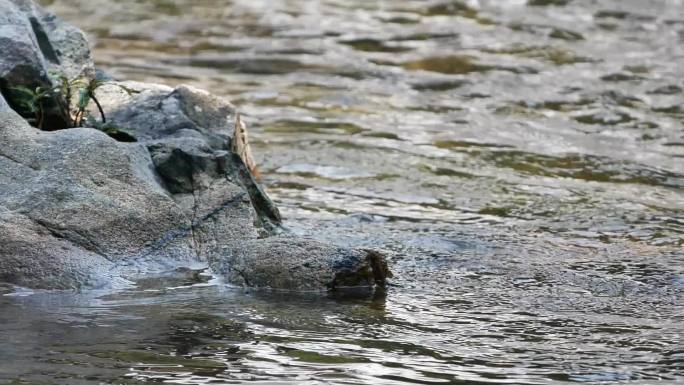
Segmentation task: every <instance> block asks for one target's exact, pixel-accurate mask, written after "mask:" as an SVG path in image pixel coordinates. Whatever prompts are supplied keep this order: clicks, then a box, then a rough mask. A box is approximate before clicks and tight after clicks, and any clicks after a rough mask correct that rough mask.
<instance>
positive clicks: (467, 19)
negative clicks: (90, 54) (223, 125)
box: [0, 0, 684, 384]
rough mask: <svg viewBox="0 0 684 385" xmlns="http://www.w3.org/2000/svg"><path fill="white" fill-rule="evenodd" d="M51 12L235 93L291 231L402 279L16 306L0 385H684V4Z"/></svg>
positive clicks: (172, 77) (284, 1)
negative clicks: (290, 290) (367, 259)
mask: <svg viewBox="0 0 684 385" xmlns="http://www.w3.org/2000/svg"><path fill="white" fill-rule="evenodd" d="M43 3H44V4H46V5H48V7H49V8H50V9H51V10H52V11H54V12H55V13H57V14H58V15H60V16H61V17H63V18H65V19H67V20H69V21H71V22H72V23H74V24H75V25H77V26H79V27H81V28H83V29H84V30H85V31H87V32H88V33H89V36H90V38H91V39H92V43H93V44H94V50H93V51H94V56H95V59H96V61H97V63H98V65H99V66H100V67H101V68H103V69H104V70H106V71H108V72H109V73H111V74H113V75H114V76H116V77H120V78H125V79H132V80H142V81H152V82H161V83H166V84H171V85H175V84H181V83H187V84H192V85H196V86H199V87H203V88H206V89H208V90H210V91H211V92H213V93H216V94H220V95H223V96H226V97H227V98H229V99H230V100H232V101H233V102H234V103H235V104H236V105H237V106H238V107H239V108H240V110H241V111H242V112H243V114H244V120H245V121H246V122H247V123H248V125H249V126H250V129H251V135H252V141H253V146H254V151H255V155H256V158H257V161H258V163H259V165H260V169H261V173H262V174H263V183H264V185H265V186H266V187H267V189H268V191H269V193H270V195H271V196H272V197H273V198H274V200H275V201H276V202H277V203H278V204H279V206H280V208H281V210H282V212H283V214H284V217H285V218H286V224H287V226H288V227H289V228H290V229H291V230H292V231H293V232H295V233H298V234H304V235H307V236H312V237H316V238H319V239H322V240H326V241H330V242H334V243H338V244H342V245H348V246H363V247H372V248H376V249H379V250H383V251H385V252H386V253H387V254H388V255H389V256H390V257H389V258H390V261H391V265H392V268H393V270H394V273H395V276H396V277H395V278H394V280H393V281H392V285H391V286H390V287H389V288H388V290H387V291H386V292H385V293H376V295H375V296H373V297H372V298H348V297H337V298H334V297H330V298H326V297H323V296H319V295H304V294H302V295H294V294H277V293H275V294H274V293H259V292H245V291H244V290H243V289H241V288H236V287H230V286H224V285H220V284H215V283H214V282H213V281H208V282H205V281H206V280H204V279H200V280H197V279H194V278H193V279H190V278H187V279H186V278H182V277H179V278H177V279H164V280H162V279H149V280H146V281H144V282H141V283H140V285H139V288H138V289H135V290H128V291H123V292H90V293H82V294H74V293H54V292H53V293H49V292H38V293H24V292H19V293H13V294H11V295H6V296H2V297H0V325H2V327H1V328H0V383H3V382H11V381H13V382H11V383H12V384H98V383H114V384H147V383H173V384H231V383H240V382H253V383H258V384H281V383H298V384H299V383H301V384H485V383H486V384H492V383H509V384H556V383H568V382H588V383H629V384H655V383H663V384H668V383H669V384H676V383H679V384H681V383H682V382H684V342H683V341H684V301H683V294H684V251H683V249H684V129H683V128H682V127H683V126H682V124H683V123H684V91H683V88H684V1H682V0H652V1H644V0H620V1H618V0H594V1H588V0H586V1H584V0H529V1H527V0H498V1H497V0H480V1H478V0H474V1H463V2H458V1H450V2H449V1H446V2H440V1H413V0H406V1H398V0H378V1H372V2H370V1H364V0H319V1H315V0H309V1H305V0H233V1H227V0H214V1H206V0H196V1H190V0H176V1H173V0H154V1H141V0H138V1H136V0H118V1H104V0H87V1H86V0H80V1H79V0H54V1H49V0H44V1H43ZM0 290H1V289H0Z"/></svg>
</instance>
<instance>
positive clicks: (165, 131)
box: [0, 0, 390, 290]
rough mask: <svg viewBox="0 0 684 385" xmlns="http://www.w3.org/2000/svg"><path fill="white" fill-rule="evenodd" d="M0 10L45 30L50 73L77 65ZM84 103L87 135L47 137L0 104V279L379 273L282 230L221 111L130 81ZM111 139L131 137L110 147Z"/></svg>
mask: <svg viewBox="0 0 684 385" xmlns="http://www.w3.org/2000/svg"><path fill="white" fill-rule="evenodd" d="M0 10H2V11H3V12H4V11H5V10H7V12H5V13H4V14H6V15H8V14H9V15H12V17H14V18H15V19H16V20H15V22H16V23H15V25H17V26H19V27H22V28H27V26H28V25H31V23H32V21H31V17H34V18H36V20H38V22H39V23H41V24H40V25H42V26H43V27H42V28H44V29H45V30H48V29H49V30H50V31H51V32H50V34H49V36H51V37H52V36H56V40H55V42H51V43H50V44H52V47H53V48H54V49H56V50H59V52H60V53H59V54H58V53H57V52H55V55H57V57H58V59H59V60H60V63H61V64H64V63H70V62H69V60H71V59H74V58H76V59H77V60H73V61H72V62H73V63H77V62H78V63H80V64H78V65H76V66H75V67H73V68H77V67H79V65H81V64H83V65H85V66H86V67H87V66H88V65H89V64H88V63H89V62H90V59H89V56H87V51H84V50H82V49H81V48H79V47H80V45H79V44H76V46H72V45H69V44H75V43H73V42H72V43H69V44H67V43H64V42H63V43H59V42H60V41H61V40H60V39H61V38H60V36H69V34H71V33H73V28H72V27H68V26H67V27H60V26H63V24H61V23H60V22H58V21H57V20H55V19H54V18H51V17H48V16H45V13H44V12H43V11H42V10H40V9H39V8H37V7H36V6H35V5H34V4H33V3H31V2H28V1H18V0H13V1H7V0H0ZM0 14H2V13H0ZM41 15H42V16H41ZM21 17H24V18H25V20H24V23H23V24H21V23H19V22H20V21H21ZM13 20H14V19H13ZM46 20H47V21H46ZM48 21H49V22H48ZM3 28H4V27H0V42H2V44H4V45H5V47H9V49H13V50H14V51H10V52H22V50H24V49H25V52H27V56H26V57H27V58H28V59H26V61H25V63H24V65H26V66H28V67H30V70H31V71H34V72H35V73H37V74H40V73H42V72H43V71H44V70H45V68H46V63H47V62H50V61H51V60H52V59H50V58H48V56H49V55H48V54H46V52H44V51H45V49H44V48H43V49H37V50H36V49H35V48H36V46H38V47H40V44H39V43H40V42H39V41H38V40H39V38H38V37H36V36H37V33H36V32H35V30H33V32H34V35H33V37H31V36H29V38H28V39H24V40H22V39H20V38H19V37H20V36H19V35H16V36H15V35H12V33H10V32H7V33H6V34H5V32H3V31H6V29H3ZM50 28H54V30H52V29H50ZM77 35H78V36H82V34H80V32H79V34H77ZM7 36H9V37H10V38H9V39H5V40H2V38H3V37H7ZM78 36H76V37H75V41H79V39H80V37H78ZM65 39H66V40H69V39H68V38H65ZM15 44H16V45H18V46H16V47H14V46H13V45H15ZM32 44H34V46H33V48H34V49H33V50H31V49H29V48H30V47H31V45H32ZM55 47H63V48H55ZM62 49H63V50H62ZM66 52H71V53H72V54H70V55H66V54H65V53H66ZM28 53H30V54H31V55H33V56H31V55H28ZM83 54H84V55H86V56H87V57H86V59H85V60H81V59H83V58H81V59H78V56H79V55H83ZM65 55H66V56H65ZM67 59H69V60H67ZM2 60H5V62H9V61H11V60H9V59H6V58H3V59H0V61H2ZM18 66H19V64H17V66H15V67H14V68H15V71H16V68H19V67H18ZM0 68H4V67H0ZM7 68H9V66H7ZM83 68H85V67H83ZM76 70H77V69H75V70H74V71H76ZM20 72H21V71H20ZM3 74H4V75H3ZM8 74H9V75H8ZM13 74H16V72H12V71H9V72H0V79H1V81H2V82H3V84H8V83H12V82H15V83H16V82H19V83H20V84H26V83H21V82H25V81H27V80H25V79H24V80H22V79H21V78H19V77H13V76H14V75H13ZM3 76H5V77H3ZM12 84H14V83H12ZM96 95H97V98H98V100H99V101H100V103H101V105H102V108H103V110H104V112H105V116H106V117H107V122H106V124H104V122H101V121H98V117H99V114H98V113H95V111H93V114H92V115H93V117H92V119H90V120H89V122H90V123H91V125H93V126H97V127H98V128H99V129H96V128H70V129H63V130H53V131H43V130H39V129H36V128H35V127H32V126H30V125H29V124H28V123H27V122H26V121H25V120H24V119H23V118H22V117H21V116H19V115H18V114H17V113H16V112H15V111H14V110H13V109H12V106H11V105H10V104H8V103H7V102H6V101H5V99H4V98H3V97H2V95H0V186H2V187H1V188H0V283H2V282H4V283H11V284H16V285H21V286H26V287H32V288H47V289H70V288H87V287H103V286H112V285H114V286H117V285H123V284H130V282H131V280H135V279H137V278H140V277H144V276H145V275H150V274H155V276H158V274H159V273H160V272H164V271H171V270H173V269H176V268H179V267H190V268H198V269H201V268H209V269H210V270H213V271H214V272H215V273H217V274H221V275H222V276H224V277H225V278H226V279H227V280H228V281H229V282H233V283H236V284H240V285H246V286H252V287H263V288H272V289H286V290H330V289H336V288H339V287H344V286H367V287H372V286H374V285H377V284H383V283H384V280H385V278H386V277H387V276H388V275H390V274H389V271H388V270H387V267H386V264H385V262H384V260H383V258H382V257H381V256H380V255H378V254H377V253H374V252H369V251H364V250H350V249H344V248H339V247H334V246H330V245H325V244H321V243H319V242H316V241H314V240H308V239H296V238H295V237H292V236H290V235H283V232H284V230H283V229H282V227H281V226H280V222H281V219H280V214H279V212H278V210H277V208H276V207H275V205H274V204H273V202H271V200H270V199H269V198H268V196H267V195H266V193H265V192H264V190H263V189H262V188H261V187H260V186H259V184H258V183H257V182H256V180H255V178H254V175H253V173H252V171H253V160H252V159H251V156H250V151H249V145H248V141H247V137H246V128H245V126H244V125H243V124H242V123H241V122H240V119H239V117H238V116H237V113H236V111H235V108H234V107H233V106H232V105H231V104H230V103H228V102H226V101H224V100H222V99H220V98H217V97H214V96H212V95H210V94H208V93H207V92H205V91H201V90H198V89H195V88H192V87H188V86H180V87H176V88H170V87H166V86H160V85H151V84H142V83H131V82H127V83H117V82H110V83H107V84H105V85H103V86H101V87H100V88H99V89H98V90H97V92H96ZM236 122H237V123H236ZM46 128H47V129H52V128H56V127H46ZM112 130H113V131H117V132H118V131H121V132H124V131H125V132H127V133H128V134H130V135H131V136H132V137H134V138H135V139H136V140H137V141H135V142H120V141H117V140H115V139H114V138H113V137H111V136H109V135H107V134H106V132H109V133H110V134H111V133H112ZM279 234H280V235H279Z"/></svg>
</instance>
